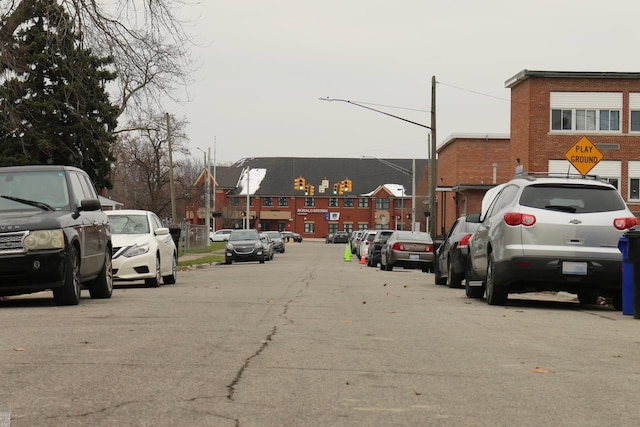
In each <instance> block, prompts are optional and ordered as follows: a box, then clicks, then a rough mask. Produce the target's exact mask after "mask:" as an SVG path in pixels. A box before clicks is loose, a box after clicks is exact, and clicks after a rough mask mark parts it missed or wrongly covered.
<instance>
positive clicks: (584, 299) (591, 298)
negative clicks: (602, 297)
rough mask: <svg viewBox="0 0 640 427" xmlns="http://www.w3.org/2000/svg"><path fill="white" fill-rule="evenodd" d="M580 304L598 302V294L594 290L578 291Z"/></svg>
mask: <svg viewBox="0 0 640 427" xmlns="http://www.w3.org/2000/svg"><path fill="white" fill-rule="evenodd" d="M578 301H579V302H580V304H588V305H593V304H597V303H598V294H597V293H594V292H578Z"/></svg>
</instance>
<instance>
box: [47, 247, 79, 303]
mask: <svg viewBox="0 0 640 427" xmlns="http://www.w3.org/2000/svg"><path fill="white" fill-rule="evenodd" d="M81 290H82V284H81V283H80V260H79V259H78V250H77V249H76V247H75V246H72V247H71V248H70V249H69V254H68V256H67V266H66V272H65V278H64V285H62V287H60V288H55V289H54V290H53V300H54V301H55V303H56V305H78V303H79V302H80V291H81Z"/></svg>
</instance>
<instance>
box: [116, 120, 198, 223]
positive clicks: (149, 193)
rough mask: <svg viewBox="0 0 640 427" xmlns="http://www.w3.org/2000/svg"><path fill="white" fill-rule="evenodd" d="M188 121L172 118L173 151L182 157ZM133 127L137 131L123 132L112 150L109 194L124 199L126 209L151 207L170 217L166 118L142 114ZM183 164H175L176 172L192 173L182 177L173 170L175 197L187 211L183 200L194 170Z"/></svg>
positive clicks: (159, 213) (120, 199)
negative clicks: (143, 115) (111, 180)
mask: <svg viewBox="0 0 640 427" xmlns="http://www.w3.org/2000/svg"><path fill="white" fill-rule="evenodd" d="M186 124H187V122H186V121H184V120H182V121H176V120H175V118H173V117H171V119H170V127H171V145H172V150H173V153H174V154H182V156H183V157H184V156H186V155H187V154H188V150H187V149H186V147H185V144H186V136H185V134H184V129H185V127H186ZM130 127H131V128H132V129H133V128H135V129H138V130H137V131H132V132H129V133H127V134H123V135H120V137H119V139H118V141H117V142H116V144H115V147H114V150H113V154H114V157H115V158H116V161H115V163H114V168H113V170H112V177H113V182H114V190H113V192H111V193H110V197H113V198H114V199H116V200H118V201H121V202H124V203H125V207H126V208H130V209H146V210H151V211H154V212H156V213H157V214H158V215H160V216H162V217H169V216H170V215H171V194H170V193H171V188H170V186H169V184H170V175H169V168H170V165H169V154H168V153H169V143H168V142H169V141H168V133H167V126H166V119H165V117H164V115H156V116H149V117H142V118H140V119H138V120H136V121H132V123H130ZM182 163H183V162H180V161H178V162H176V163H175V164H174V172H175V171H178V172H180V171H183V170H185V169H186V170H187V172H188V174H189V175H187V176H184V177H183V176H182V175H181V174H178V173H174V183H175V185H176V187H175V188H176V190H177V191H176V199H180V201H181V205H182V207H183V209H182V210H181V212H184V200H185V198H186V197H187V196H189V192H190V191H191V190H190V188H191V186H192V185H193V181H190V180H191V179H192V174H193V173H192V172H191V171H190V170H189V169H187V168H186V167H185V165H183V164H182ZM176 177H177V178H176ZM189 181H190V182H189Z"/></svg>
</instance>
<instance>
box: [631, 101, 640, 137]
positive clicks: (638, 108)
mask: <svg viewBox="0 0 640 427" xmlns="http://www.w3.org/2000/svg"><path fill="white" fill-rule="evenodd" d="M633 113H636V115H637V116H638V120H637V123H638V124H637V128H636V129H635V130H634V129H632V128H631V127H632V126H633V120H632V119H631V116H632V114H633ZM629 133H640V93H635V92H634V93H630V94H629Z"/></svg>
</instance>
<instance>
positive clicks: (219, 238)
mask: <svg viewBox="0 0 640 427" xmlns="http://www.w3.org/2000/svg"><path fill="white" fill-rule="evenodd" d="M232 231H233V230H232V229H230V228H221V229H220V230H216V231H213V232H210V233H209V240H210V241H212V242H226V241H227V240H229V235H230V234H231V232H232Z"/></svg>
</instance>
